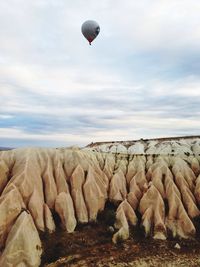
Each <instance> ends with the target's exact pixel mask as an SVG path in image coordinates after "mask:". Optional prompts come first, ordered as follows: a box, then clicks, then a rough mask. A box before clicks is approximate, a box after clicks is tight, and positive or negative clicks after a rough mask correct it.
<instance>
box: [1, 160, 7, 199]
mask: <svg viewBox="0 0 200 267" xmlns="http://www.w3.org/2000/svg"><path fill="white" fill-rule="evenodd" d="M8 174H9V168H8V166H7V165H6V163H5V161H4V160H0V194H1V192H2V191H3V189H4V188H5V186H6V184H7V183H8Z"/></svg>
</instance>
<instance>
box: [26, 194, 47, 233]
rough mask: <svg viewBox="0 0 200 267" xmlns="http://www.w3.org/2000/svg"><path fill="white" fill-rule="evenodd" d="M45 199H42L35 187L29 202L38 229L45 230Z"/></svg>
mask: <svg viewBox="0 0 200 267" xmlns="http://www.w3.org/2000/svg"><path fill="white" fill-rule="evenodd" d="M43 205H44V200H43V199H41V197H40V195H39V193H38V191H37V190H36V189H34V191H33V193H32V195H31V198H30V201H29V203H28V209H29V211H30V213H31V215H32V217H33V219H34V222H35V225H36V227H37V229H38V230H40V231H44V229H45V227H44V214H43Z"/></svg>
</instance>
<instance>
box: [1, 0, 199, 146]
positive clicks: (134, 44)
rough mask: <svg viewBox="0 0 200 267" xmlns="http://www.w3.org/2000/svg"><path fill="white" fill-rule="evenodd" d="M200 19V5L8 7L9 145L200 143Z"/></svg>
mask: <svg viewBox="0 0 200 267" xmlns="http://www.w3.org/2000/svg"><path fill="white" fill-rule="evenodd" d="M199 14H200V1H197V0H153V1H150V0H140V1H136V0H99V1H96V0H84V1H82V0H73V1H70V0H34V1H32V0H1V1H0V146H9V147H10V146H12V147H19V146H52V147H56V146H69V145H79V146H83V145H86V144H88V143H90V142H92V141H93V142H95V141H104V140H133V139H138V138H152V137H163V136H179V135H199V134H200V19H199ZM88 19H93V20H96V21H97V22H98V23H99V24H100V27H101V31H100V34H99V36H98V37H97V39H96V40H95V41H94V42H93V44H92V46H89V45H88V43H87V41H86V40H85V39H84V37H83V36H82V34H81V25H82V23H83V22H84V21H85V20H88Z"/></svg>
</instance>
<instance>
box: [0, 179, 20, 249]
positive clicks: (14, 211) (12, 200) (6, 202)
mask: <svg viewBox="0 0 200 267" xmlns="http://www.w3.org/2000/svg"><path fill="white" fill-rule="evenodd" d="M22 208H25V205H24V202H23V199H22V197H21V195H20V193H19V191H18V189H17V187H16V186H15V185H14V184H11V185H10V186H9V190H8V192H7V194H6V195H2V196H1V197H0V248H1V247H2V246H3V245H4V243H5V239H6V237H7V234H8V233H9V231H10V228H11V227H12V225H13V223H14V221H15V219H16V218H17V216H18V215H19V213H20V212H21V210H22Z"/></svg>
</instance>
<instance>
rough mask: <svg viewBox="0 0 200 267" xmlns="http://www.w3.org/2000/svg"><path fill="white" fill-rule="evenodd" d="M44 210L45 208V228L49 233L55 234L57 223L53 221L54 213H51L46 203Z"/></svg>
mask: <svg viewBox="0 0 200 267" xmlns="http://www.w3.org/2000/svg"><path fill="white" fill-rule="evenodd" d="M43 208H44V221H45V228H46V230H47V232H49V233H53V232H55V230H56V226H55V223H54V220H53V216H52V213H51V211H50V209H49V207H48V206H47V204H46V203H44V206H43Z"/></svg>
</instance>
